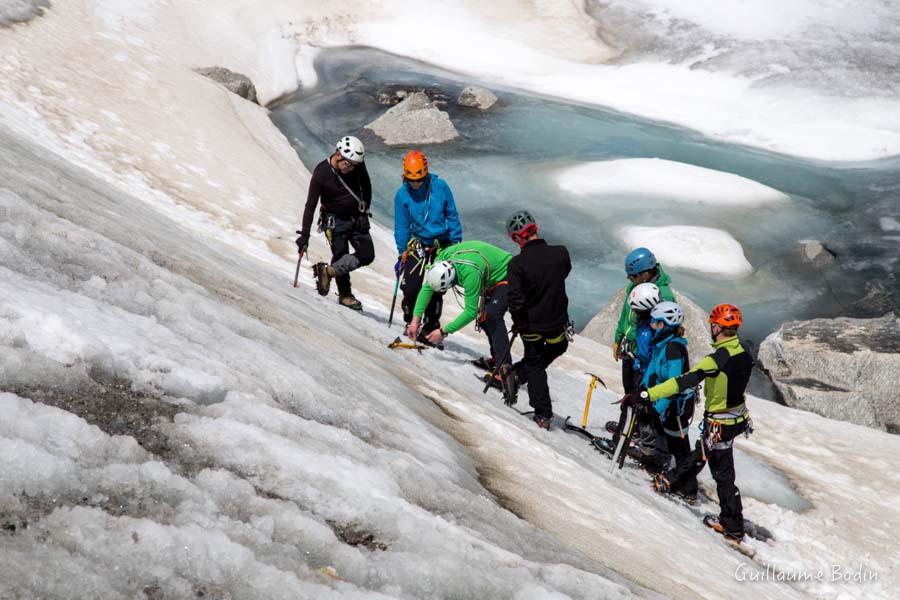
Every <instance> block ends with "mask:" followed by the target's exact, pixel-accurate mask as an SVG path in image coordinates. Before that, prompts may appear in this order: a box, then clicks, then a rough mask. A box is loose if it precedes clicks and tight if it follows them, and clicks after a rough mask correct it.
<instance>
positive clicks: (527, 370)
mask: <svg viewBox="0 0 900 600" xmlns="http://www.w3.org/2000/svg"><path fill="white" fill-rule="evenodd" d="M559 333H562V332H559ZM559 333H557V334H555V335H551V336H549V337H550V338H554V337H555V336H556V335H559ZM522 344H523V345H524V346H525V357H524V358H523V359H522V361H521V362H519V363H518V365H517V367H518V369H517V370H520V371H521V372H522V374H523V375H524V378H525V379H526V380H527V381H528V403H529V404H530V405H531V408H533V409H534V416H536V417H544V418H547V419H549V418H550V417H552V416H553V407H552V404H551V401H550V386H548V385H547V367H549V366H550V363H552V362H553V361H554V360H556V359H557V358H559V357H560V356H562V355H563V354H564V353H565V351H566V350H567V349H568V348H569V341H568V340H567V339H566V338H563V339H562V341H561V342H557V343H555V344H548V343H547V341H546V340H544V339H541V340H538V341H536V342H529V341H526V340H524V339H523V340H522Z"/></svg>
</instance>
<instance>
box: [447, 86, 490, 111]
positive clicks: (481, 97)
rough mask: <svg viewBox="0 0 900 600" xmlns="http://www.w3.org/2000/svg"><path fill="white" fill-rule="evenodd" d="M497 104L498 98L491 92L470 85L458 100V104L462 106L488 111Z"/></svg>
mask: <svg viewBox="0 0 900 600" xmlns="http://www.w3.org/2000/svg"><path fill="white" fill-rule="evenodd" d="M496 102H497V96H495V95H494V93H493V92H492V91H490V90H486V89H484V88H481V87H477V86H474V85H470V86H468V87H467V88H465V89H464V90H463V91H462V92H461V93H460V94H459V98H457V99H456V103H457V104H458V105H460V106H468V107H471V108H479V109H481V110H487V109H489V108H490V107H492V106H493V105H494V104H496Z"/></svg>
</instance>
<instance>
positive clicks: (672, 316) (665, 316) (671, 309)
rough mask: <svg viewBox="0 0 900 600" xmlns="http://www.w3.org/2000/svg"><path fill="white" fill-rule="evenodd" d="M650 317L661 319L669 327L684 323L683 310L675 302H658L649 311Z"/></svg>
mask: <svg viewBox="0 0 900 600" xmlns="http://www.w3.org/2000/svg"><path fill="white" fill-rule="evenodd" d="M650 318H651V319H657V320H659V321H663V322H664V323H665V324H666V325H668V326H669V327H678V326H679V325H681V324H682V323H684V311H683V310H681V307H680V306H678V303H676V302H669V301H668V300H666V301H665V302H660V303H659V304H657V305H656V306H654V307H653V310H651V311H650Z"/></svg>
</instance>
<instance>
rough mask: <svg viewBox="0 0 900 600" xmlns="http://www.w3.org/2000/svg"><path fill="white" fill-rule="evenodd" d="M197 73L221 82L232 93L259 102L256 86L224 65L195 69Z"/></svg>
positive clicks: (244, 76)
mask: <svg viewBox="0 0 900 600" xmlns="http://www.w3.org/2000/svg"><path fill="white" fill-rule="evenodd" d="M197 73H199V74H200V75H203V76H204V77H207V78H209V79H212V80H213V81H215V82H216V83H219V84H221V85H222V86H224V87H225V89H227V90H228V91H229V92H231V93H232V94H237V95H238V96H240V97H241V98H244V99H245V100H249V101H250V102H253V103H255V104H259V100H257V98H256V86H255V85H253V82H252V81H250V78H249V77H247V76H246V75H242V74H240V73H235V72H234V71H231V70H229V69H226V68H224V67H206V68H202V69H197Z"/></svg>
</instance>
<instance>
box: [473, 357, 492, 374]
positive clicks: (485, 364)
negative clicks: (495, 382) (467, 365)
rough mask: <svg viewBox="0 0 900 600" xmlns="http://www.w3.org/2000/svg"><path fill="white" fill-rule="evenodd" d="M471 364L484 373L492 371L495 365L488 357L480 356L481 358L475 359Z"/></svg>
mask: <svg viewBox="0 0 900 600" xmlns="http://www.w3.org/2000/svg"><path fill="white" fill-rule="evenodd" d="M472 364H473V365H475V366H476V367H478V368H479V369H484V370H485V371H491V372H493V371H494V366H495V365H496V364H497V363H496V362H495V361H494V359H493V358H492V357H490V356H482V357H481V358H476V359H475V360H473V361H472Z"/></svg>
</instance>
